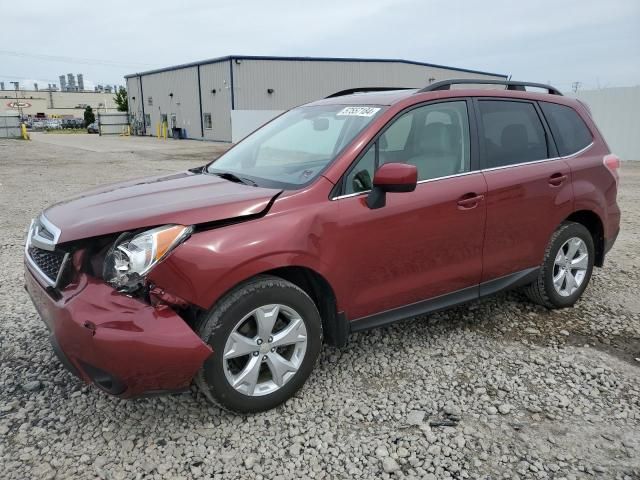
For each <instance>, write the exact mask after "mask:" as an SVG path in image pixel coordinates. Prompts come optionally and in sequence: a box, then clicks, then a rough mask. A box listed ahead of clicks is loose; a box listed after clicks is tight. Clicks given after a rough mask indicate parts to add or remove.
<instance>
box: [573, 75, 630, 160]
mask: <svg viewBox="0 0 640 480" xmlns="http://www.w3.org/2000/svg"><path fill="white" fill-rule="evenodd" d="M574 96H576V97H577V98H579V99H580V100H582V101H583V102H585V103H586V104H587V105H589V108H590V109H591V113H592V114H593V118H594V120H595V122H596V124H597V125H598V128H599V129H600V132H601V133H602V135H603V136H604V139H605V140H606V141H607V144H608V145H609V148H610V149H611V151H612V152H613V153H615V154H616V155H618V156H619V157H620V158H621V159H622V160H640V135H638V132H640V86H637V87H619V88H603V89H600V90H584V91H578V93H577V94H575V95H574Z"/></svg>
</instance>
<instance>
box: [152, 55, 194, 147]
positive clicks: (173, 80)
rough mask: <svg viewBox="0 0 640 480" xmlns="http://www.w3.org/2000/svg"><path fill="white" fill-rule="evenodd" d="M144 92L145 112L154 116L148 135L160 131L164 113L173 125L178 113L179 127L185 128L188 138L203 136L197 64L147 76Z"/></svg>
mask: <svg viewBox="0 0 640 480" xmlns="http://www.w3.org/2000/svg"><path fill="white" fill-rule="evenodd" d="M142 91H143V94H144V99H143V100H144V111H145V114H148V115H150V116H151V128H148V127H147V135H154V134H155V133H156V125H157V124H158V123H160V121H161V116H162V115H163V114H164V115H167V122H168V124H169V125H168V126H169V128H171V126H172V125H171V115H172V114H175V116H176V125H175V126H176V127H179V128H184V129H185V130H186V132H187V137H189V138H200V137H201V135H200V106H199V99H198V77H197V69H196V67H191V68H184V69H180V70H172V71H169V72H162V73H156V74H152V75H143V76H142ZM170 94H173V96H171V95H170ZM149 99H151V102H150V101H149Z"/></svg>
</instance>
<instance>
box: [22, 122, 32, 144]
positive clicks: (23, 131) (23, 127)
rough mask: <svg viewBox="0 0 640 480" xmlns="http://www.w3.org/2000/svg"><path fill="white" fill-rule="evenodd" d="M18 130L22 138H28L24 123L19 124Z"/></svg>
mask: <svg viewBox="0 0 640 480" xmlns="http://www.w3.org/2000/svg"><path fill="white" fill-rule="evenodd" d="M20 131H21V132H22V139H23V140H30V138H29V134H28V133H27V126H26V125H25V124H24V123H21V124H20Z"/></svg>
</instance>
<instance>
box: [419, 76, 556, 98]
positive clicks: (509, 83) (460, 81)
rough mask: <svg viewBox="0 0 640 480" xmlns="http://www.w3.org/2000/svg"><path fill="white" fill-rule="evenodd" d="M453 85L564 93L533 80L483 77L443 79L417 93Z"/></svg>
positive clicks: (444, 88)
mask: <svg viewBox="0 0 640 480" xmlns="http://www.w3.org/2000/svg"><path fill="white" fill-rule="evenodd" d="M451 85H505V86H506V87H507V90H519V91H521V92H524V91H526V88H525V87H536V88H542V89H544V90H546V91H547V92H549V93H550V94H551V95H562V93H561V92H560V90H558V89H557V88H555V87H552V86H551V85H545V84H544V83H532V82H515V81H513V80H487V79H482V78H478V79H475V78H473V79H472V78H454V79H451V80H443V81H441V82H436V83H432V84H431V85H428V86H426V87H424V88H422V89H420V90H418V91H417V92H416V93H423V92H434V91H437V90H450V89H451Z"/></svg>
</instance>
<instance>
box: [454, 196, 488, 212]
mask: <svg viewBox="0 0 640 480" xmlns="http://www.w3.org/2000/svg"><path fill="white" fill-rule="evenodd" d="M483 198H484V195H478V194H476V193H467V194H466V195H463V196H462V197H460V199H459V200H458V208H459V209H460V210H470V209H472V208H476V207H477V206H478V204H479V203H480V202H481V201H482V199H483Z"/></svg>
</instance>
